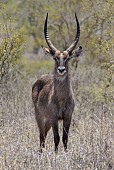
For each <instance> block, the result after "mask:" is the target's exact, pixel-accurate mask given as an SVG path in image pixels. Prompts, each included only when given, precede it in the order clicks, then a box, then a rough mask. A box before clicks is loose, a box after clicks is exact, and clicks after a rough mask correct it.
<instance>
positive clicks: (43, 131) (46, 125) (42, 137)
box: [39, 122, 51, 152]
mask: <svg viewBox="0 0 114 170" xmlns="http://www.w3.org/2000/svg"><path fill="white" fill-rule="evenodd" d="M50 128H51V124H50V123H49V122H45V123H44V124H43V125H42V126H40V127H39V130H40V151H41V152H42V148H45V139H46V136H47V133H48V131H49V129H50Z"/></svg>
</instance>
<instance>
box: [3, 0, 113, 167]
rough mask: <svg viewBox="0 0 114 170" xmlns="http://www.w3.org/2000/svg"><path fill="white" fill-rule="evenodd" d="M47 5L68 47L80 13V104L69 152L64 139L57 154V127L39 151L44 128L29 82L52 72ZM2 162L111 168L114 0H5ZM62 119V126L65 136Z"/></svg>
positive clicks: (58, 37)
mask: <svg viewBox="0 0 114 170" xmlns="http://www.w3.org/2000/svg"><path fill="white" fill-rule="evenodd" d="M47 12H48V13H49V22H48V27H49V35H50V37H51V40H52V42H53V43H54V45H55V46H56V47H57V48H58V49H60V50H63V49H66V48H67V47H68V46H69V45H70V44H71V43H72V41H73V39H74V36H75V31H76V26H75V18H74V13H75V12H76V13H77V16H78V18H79V21H80V26H81V37H80V42H79V45H81V46H82V47H83V54H82V56H80V61H79V64H78V68H77V70H75V68H74V67H73V66H72V65H71V79H72V81H73V90H74V93H75V98H76V102H75V105H76V107H75V111H74V114H73V119H72V124H71V128H70V134H69V136H70V137H69V146H68V148H69V150H68V153H64V152H63V150H62V149H63V147H62V142H61V144H60V148H59V153H58V155H55V154H54V148H53V134H52V131H50V132H49V134H48V137H47V142H46V149H45V150H44V152H43V154H42V155H40V154H39V132H38V127H37V124H36V121H35V117H34V108H33V104H32V100H31V87H32V84H33V83H34V82H35V81H36V80H37V78H38V77H39V76H40V75H42V74H45V73H46V74H47V73H48V74H51V73H52V72H53V65H54V62H53V61H52V59H51V58H50V59H49V56H45V55H44V53H43V51H42V49H41V45H42V44H43V45H46V43H45V40H44V35H43V24H44V20H45V16H46V13H47ZM0 105H1V107H0V129H1V131H0V133H1V137H0V147H1V148H0V169H1V170H7V169H8V170H13V169H19V170H20V169H23V170H24V169H27V170H29V169H30V170H31V169H34V170H36V169H42V170H44V169H49V170H50V169H62V170H63V169H65V170H66V169H74V170H75V169H77V170H110V169H113V166H114V165H113V162H114V159H113V154H114V152H113V147H112V145H113V141H114V137H113V124H114V122H113V119H114V116H113V115H114V114H113V113H114V2H113V0H101V1H99V0H96V1H93V0H86V1H85V0H61V1H58V0H55V1H54V2H53V1H52V0H47V1H46V0H33V1H30V0H26V1H24V0H17V1H15V0H1V1H0ZM61 128H62V127H61V123H60V132H61V136H62V130H61Z"/></svg>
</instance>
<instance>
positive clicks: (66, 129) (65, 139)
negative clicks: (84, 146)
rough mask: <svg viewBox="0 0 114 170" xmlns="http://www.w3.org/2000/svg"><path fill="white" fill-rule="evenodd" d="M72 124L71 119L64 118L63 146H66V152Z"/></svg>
mask: <svg viewBox="0 0 114 170" xmlns="http://www.w3.org/2000/svg"><path fill="white" fill-rule="evenodd" d="M70 124H71V117H69V118H64V119H63V138H62V141H63V145H64V150H65V151H66V150H67V142H68V132H69V128H70Z"/></svg>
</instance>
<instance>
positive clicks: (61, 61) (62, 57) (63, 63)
mask: <svg viewBox="0 0 114 170" xmlns="http://www.w3.org/2000/svg"><path fill="white" fill-rule="evenodd" d="M75 18H76V24H77V32H76V36H75V39H74V41H73V43H72V44H71V45H70V46H69V48H68V49H66V50H65V51H62V52H61V51H59V50H57V49H56V48H55V46H54V45H53V44H52V42H51V40H50V38H49V35H48V30H47V21H48V13H47V16H46V19H45V24H44V35H45V40H46V42H47V45H48V47H49V48H44V47H43V49H44V52H45V54H51V56H52V57H53V59H54V60H55V69H56V70H55V71H56V73H58V76H64V75H65V74H66V73H67V70H68V61H69V60H70V59H71V58H73V57H75V55H74V54H73V50H74V49H75V47H76V45H77V43H78V41H79V37H80V25H79V21H78V18H77V16H76V13H75ZM81 48H82V47H81Z"/></svg>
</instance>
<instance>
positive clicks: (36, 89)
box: [32, 75, 52, 107]
mask: <svg viewBox="0 0 114 170" xmlns="http://www.w3.org/2000/svg"><path fill="white" fill-rule="evenodd" d="M51 80H52V79H51V77H50V76H48V75H44V76H42V77H41V78H40V79H38V80H37V81H36V82H35V83H34V84H33V86H32V101H33V104H34V106H35V107H36V105H37V101H38V96H39V93H40V91H41V90H42V89H43V87H44V86H45V85H46V84H47V83H49V82H50V81H51Z"/></svg>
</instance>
